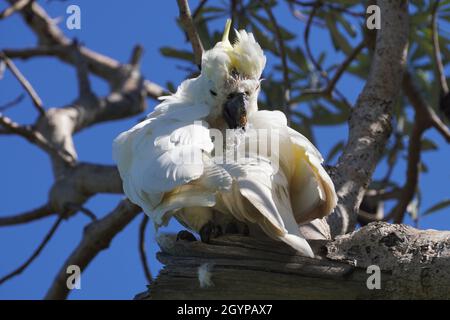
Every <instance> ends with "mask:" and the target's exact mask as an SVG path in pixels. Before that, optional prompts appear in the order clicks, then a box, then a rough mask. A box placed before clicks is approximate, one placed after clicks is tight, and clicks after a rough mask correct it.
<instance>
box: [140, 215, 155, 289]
mask: <svg viewBox="0 0 450 320" xmlns="http://www.w3.org/2000/svg"><path fill="white" fill-rule="evenodd" d="M148 220H149V219H148V216H147V215H146V214H144V216H143V218H142V221H141V224H140V225H139V257H140V258H141V264H142V269H144V274H145V279H147V282H148V283H152V281H153V277H152V273H151V272H150V268H149V266H148V260H147V254H146V252H145V231H146V229H147V224H148Z"/></svg>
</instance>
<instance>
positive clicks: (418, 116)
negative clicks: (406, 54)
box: [385, 72, 450, 223]
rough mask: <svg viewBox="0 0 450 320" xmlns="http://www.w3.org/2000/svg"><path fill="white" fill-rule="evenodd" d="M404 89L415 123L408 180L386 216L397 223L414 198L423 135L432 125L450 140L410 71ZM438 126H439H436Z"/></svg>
mask: <svg viewBox="0 0 450 320" xmlns="http://www.w3.org/2000/svg"><path fill="white" fill-rule="evenodd" d="M403 91H404V93H405V94H406V96H407V97H408V100H409V102H410V103H411V105H412V106H413V108H414V111H415V115H414V125H413V128H412V133H411V136H410V138H409V144H408V163H407V170H406V182H405V184H404V185H403V187H402V189H401V194H400V197H399V201H398V202H397V204H396V205H395V207H394V208H393V209H392V210H391V212H390V213H389V214H388V215H387V217H386V218H385V219H386V220H388V219H393V221H394V222H395V223H402V222H403V219H404V216H405V213H406V209H407V207H408V204H409V203H410V202H411V201H412V200H413V198H414V196H415V194H416V189H417V185H418V183H419V174H420V158H421V146H422V135H423V134H424V133H425V131H426V130H428V129H429V128H430V127H435V128H436V129H437V128H439V129H438V131H439V132H440V133H441V134H442V135H443V136H444V138H445V139H446V140H447V142H450V131H449V130H448V128H447V127H446V126H445V124H443V123H442V122H441V120H440V119H439V117H438V116H437V115H436V114H435V112H434V110H433V109H432V108H431V107H430V106H429V105H428V104H427V103H426V102H425V100H424V99H423V97H422V96H421V94H420V90H419V88H418V87H417V86H416V85H415V83H414V82H413V79H412V76H411V74H410V73H409V72H405V75H404V77H403ZM436 126H437V127H436Z"/></svg>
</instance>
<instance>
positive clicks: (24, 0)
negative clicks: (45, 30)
mask: <svg viewBox="0 0 450 320" xmlns="http://www.w3.org/2000/svg"><path fill="white" fill-rule="evenodd" d="M29 2H30V0H20V1H17V2H16V3H14V4H12V5H11V6H10V7H8V8H6V9H5V10H3V11H2V12H0V20H2V19H5V18H8V17H9V16H10V15H12V14H13V13H14V12H17V11H20V10H22V9H23V7H25V6H26V5H27V4H28V3H29Z"/></svg>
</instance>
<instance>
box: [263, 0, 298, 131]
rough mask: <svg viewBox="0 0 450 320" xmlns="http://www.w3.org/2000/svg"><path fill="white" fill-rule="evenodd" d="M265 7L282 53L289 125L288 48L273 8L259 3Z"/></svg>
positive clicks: (286, 112)
mask: <svg viewBox="0 0 450 320" xmlns="http://www.w3.org/2000/svg"><path fill="white" fill-rule="evenodd" d="M259 2H260V3H261V5H262V6H263V7H264V10H265V11H266V13H267V15H268V16H269V20H270V23H271V24H272V26H273V28H274V30H275V38H276V41H277V44H278V51H279V53H280V59H281V66H282V68H283V86H284V96H283V98H284V112H285V114H286V118H287V119H288V123H289V122H290V121H291V108H290V100H291V99H290V92H291V82H290V80H289V67H288V62H287V54H286V48H285V46H284V40H283V35H282V33H281V30H280V27H279V26H278V23H277V19H276V18H275V16H274V14H273V12H272V10H271V8H270V7H269V6H268V5H267V4H266V3H265V1H263V0H260V1H259Z"/></svg>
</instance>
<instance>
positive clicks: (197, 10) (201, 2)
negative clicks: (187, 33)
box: [192, 0, 208, 20]
mask: <svg viewBox="0 0 450 320" xmlns="http://www.w3.org/2000/svg"><path fill="white" fill-rule="evenodd" d="M206 2H208V0H200V3H199V4H198V6H197V8H195V10H194V13H192V20H195V18H197V16H198V14H199V13H200V11H202V9H203V7H204V6H205V4H206Z"/></svg>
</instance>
